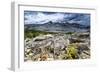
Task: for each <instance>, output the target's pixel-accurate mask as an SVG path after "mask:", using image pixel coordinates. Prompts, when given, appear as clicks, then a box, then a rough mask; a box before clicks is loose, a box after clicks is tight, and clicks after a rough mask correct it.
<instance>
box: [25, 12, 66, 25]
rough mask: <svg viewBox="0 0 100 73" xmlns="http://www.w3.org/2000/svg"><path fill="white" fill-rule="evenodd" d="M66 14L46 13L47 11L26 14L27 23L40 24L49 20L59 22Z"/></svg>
mask: <svg viewBox="0 0 100 73" xmlns="http://www.w3.org/2000/svg"><path fill="white" fill-rule="evenodd" d="M64 17H65V16H64V14H61V13H55V14H45V13H41V12H39V13H37V14H28V15H25V18H26V19H27V20H25V24H35V23H37V24H39V23H41V24H42V23H46V22H48V21H52V22H57V21H61V20H63V19H64Z"/></svg>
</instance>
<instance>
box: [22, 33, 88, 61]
mask: <svg viewBox="0 0 100 73" xmlns="http://www.w3.org/2000/svg"><path fill="white" fill-rule="evenodd" d="M24 41H25V43H24V45H25V46H24V47H25V49H24V52H25V54H24V61H51V60H69V59H89V58H90V33H89V32H81V33H73V34H64V33H58V34H45V35H43V34H40V35H39V36H36V37H34V38H25V40H24Z"/></svg>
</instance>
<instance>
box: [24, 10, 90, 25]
mask: <svg viewBox="0 0 100 73" xmlns="http://www.w3.org/2000/svg"><path fill="white" fill-rule="evenodd" d="M24 19H25V21H24V22H25V24H44V23H47V22H49V21H52V22H61V21H64V22H69V23H75V22H76V23H80V24H83V25H85V24H87V25H89V24H90V15H89V14H80V13H57V12H36V11H25V12H24Z"/></svg>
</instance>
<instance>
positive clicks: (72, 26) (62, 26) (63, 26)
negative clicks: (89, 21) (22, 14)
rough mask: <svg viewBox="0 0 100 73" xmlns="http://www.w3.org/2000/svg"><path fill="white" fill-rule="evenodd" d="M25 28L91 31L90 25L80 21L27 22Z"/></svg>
mask: <svg viewBox="0 0 100 73" xmlns="http://www.w3.org/2000/svg"><path fill="white" fill-rule="evenodd" d="M25 28H27V29H29V30H32V29H34V30H41V31H48V32H84V31H89V30H90V26H89V25H81V24H79V23H69V22H52V21H49V22H47V23H44V24H25Z"/></svg>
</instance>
